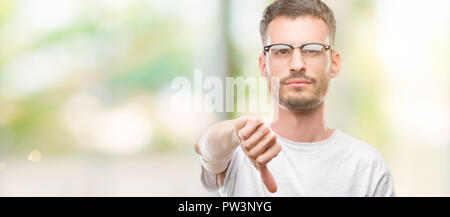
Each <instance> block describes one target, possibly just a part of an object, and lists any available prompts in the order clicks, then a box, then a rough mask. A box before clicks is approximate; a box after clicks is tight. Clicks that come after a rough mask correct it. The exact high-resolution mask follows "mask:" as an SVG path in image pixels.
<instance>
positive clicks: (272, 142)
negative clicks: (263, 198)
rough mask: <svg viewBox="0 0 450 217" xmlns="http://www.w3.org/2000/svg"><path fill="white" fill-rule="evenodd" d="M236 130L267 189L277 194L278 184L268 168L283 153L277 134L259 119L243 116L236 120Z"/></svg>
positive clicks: (243, 147) (242, 145)
mask: <svg viewBox="0 0 450 217" xmlns="http://www.w3.org/2000/svg"><path fill="white" fill-rule="evenodd" d="M234 128H235V133H236V135H237V136H238V138H239V139H240V141H241V147H242V149H243V150H244V152H245V153H246V155H247V157H248V158H249V159H250V160H251V162H252V163H253V165H254V166H255V167H256V169H258V170H259V172H260V174H261V179H262V180H263V182H264V184H265V185H266V187H267V189H268V190H269V191H270V192H271V193H274V192H276V191H277V184H276V182H275V180H274V178H273V176H272V173H270V171H269V170H268V169H267V166H266V165H267V163H268V162H269V161H270V160H272V158H274V157H276V156H277V155H278V153H280V151H281V145H280V144H279V143H277V137H276V135H275V133H274V132H272V130H271V129H270V127H269V126H267V125H266V124H264V123H263V121H262V120H261V118H259V117H248V116H243V117H240V118H238V119H235V121H234Z"/></svg>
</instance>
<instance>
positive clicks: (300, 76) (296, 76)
mask: <svg viewBox="0 0 450 217" xmlns="http://www.w3.org/2000/svg"><path fill="white" fill-rule="evenodd" d="M294 78H302V79H305V80H307V81H309V82H311V83H312V84H315V83H316V82H317V79H315V78H313V77H309V76H307V75H305V74H304V73H301V72H295V73H292V74H291V75H289V76H287V77H284V78H282V79H281V80H280V84H281V85H284V84H285V83H286V81H287V80H289V79H294Z"/></svg>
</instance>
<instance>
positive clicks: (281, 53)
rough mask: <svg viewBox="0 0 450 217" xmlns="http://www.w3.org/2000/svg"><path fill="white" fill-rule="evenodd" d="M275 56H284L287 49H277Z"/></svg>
mask: <svg viewBox="0 0 450 217" xmlns="http://www.w3.org/2000/svg"><path fill="white" fill-rule="evenodd" d="M276 54H278V55H286V54H289V49H279V50H278V51H277V52H276Z"/></svg>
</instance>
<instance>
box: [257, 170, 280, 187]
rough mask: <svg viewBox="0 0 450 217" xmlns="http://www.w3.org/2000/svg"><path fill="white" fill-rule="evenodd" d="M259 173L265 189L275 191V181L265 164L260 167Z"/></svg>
mask: <svg viewBox="0 0 450 217" xmlns="http://www.w3.org/2000/svg"><path fill="white" fill-rule="evenodd" d="M259 173H260V174H261V179H262V180H263V182H264V185H265V186H266V188H267V190H269V191H270V193H275V192H276V191H277V183H276V182H275V179H274V178H273V176H272V173H270V171H269V170H268V169H267V166H262V167H260V168H259Z"/></svg>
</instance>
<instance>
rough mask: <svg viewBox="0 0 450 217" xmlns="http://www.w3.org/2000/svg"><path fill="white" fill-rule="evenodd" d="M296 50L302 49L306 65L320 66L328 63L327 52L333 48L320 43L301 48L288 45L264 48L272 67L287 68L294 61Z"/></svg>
mask: <svg viewBox="0 0 450 217" xmlns="http://www.w3.org/2000/svg"><path fill="white" fill-rule="evenodd" d="M295 48H300V53H301V57H302V59H303V62H304V63H305V64H307V65H320V64H324V63H325V62H326V59H327V58H326V52H327V51H328V50H330V49H331V46H330V45H324V44H320V43H308V44H304V45H302V46H299V47H293V46H292V45H288V44H272V45H267V46H265V47H264V53H265V54H266V55H267V57H268V58H269V61H270V62H269V64H270V65H271V66H273V67H278V66H286V65H287V64H289V62H290V61H291V60H292V57H293V55H294V50H295Z"/></svg>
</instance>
